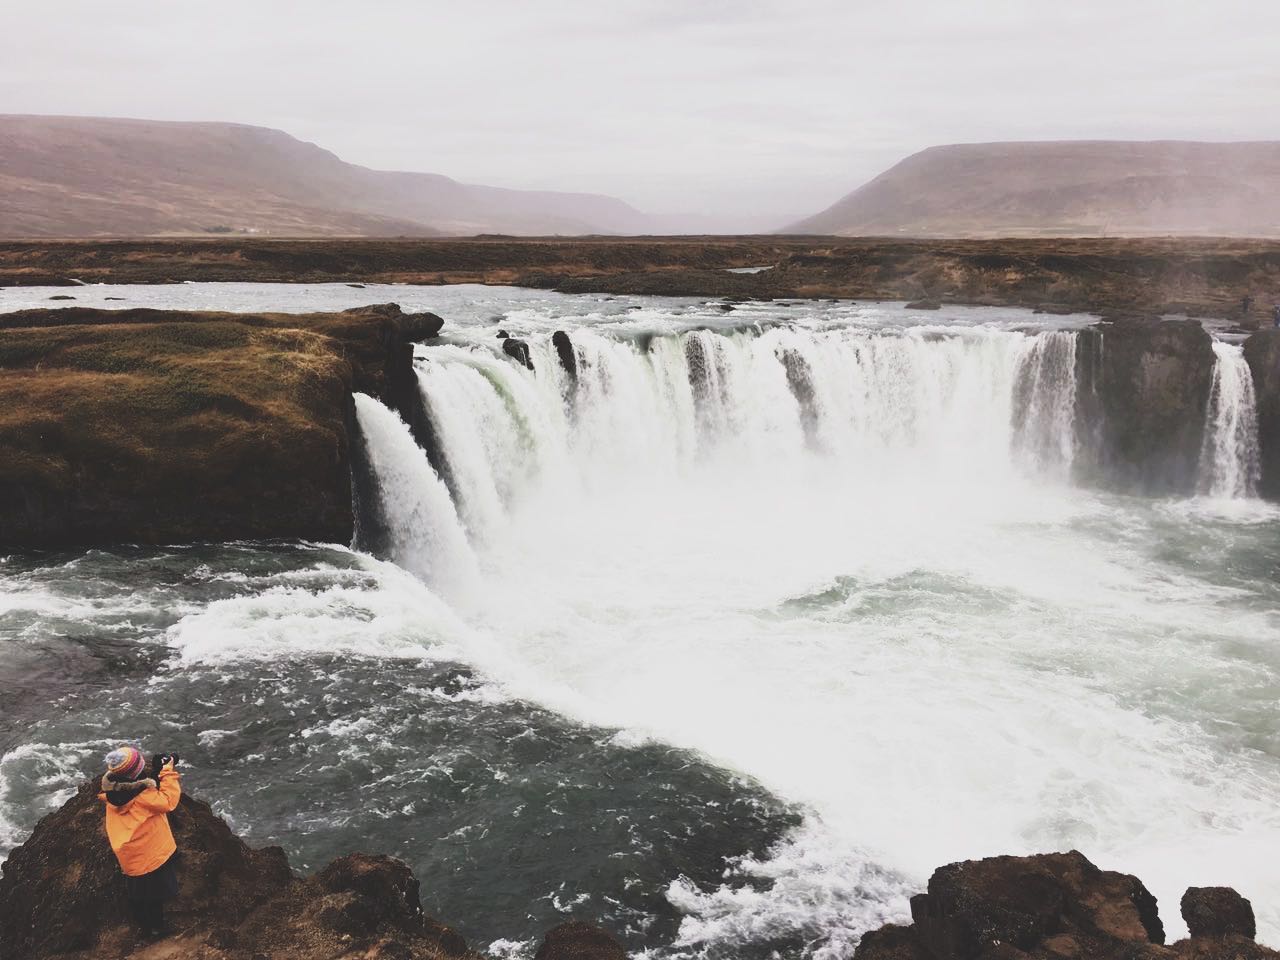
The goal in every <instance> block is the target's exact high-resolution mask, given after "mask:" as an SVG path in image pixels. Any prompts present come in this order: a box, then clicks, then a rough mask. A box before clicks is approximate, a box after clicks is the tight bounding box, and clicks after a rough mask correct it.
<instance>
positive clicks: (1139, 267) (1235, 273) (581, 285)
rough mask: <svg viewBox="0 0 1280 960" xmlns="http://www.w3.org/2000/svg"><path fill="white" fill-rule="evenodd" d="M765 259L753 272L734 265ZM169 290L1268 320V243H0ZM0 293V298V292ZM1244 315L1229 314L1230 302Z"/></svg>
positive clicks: (2, 252)
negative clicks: (680, 299)
mask: <svg viewBox="0 0 1280 960" xmlns="http://www.w3.org/2000/svg"><path fill="white" fill-rule="evenodd" d="M762 266H767V267H769V268H770V269H764V270H759V271H757V272H754V273H746V272H742V271H744V270H745V269H747V268H759V267H762ZM182 282H248V283H352V284H355V283H387V284H408V285H418V286H443V285H455V284H467V283H475V284H483V285H487V286H518V287H525V288H530V289H539V290H554V291H558V292H562V293H603V294H615V295H628V294H630V295H652V296H695V297H717V298H723V299H726V300H772V299H810V300H812V299H841V300H872V301H875V300H879V301H886V300H887V301H903V302H907V303H911V302H916V303H927V304H933V303H937V304H940V305H949V306H974V307H982V306H1008V307H1023V308H1027V309H1031V310H1038V311H1041V312H1044V313H1088V314H1094V315H1097V316H1099V317H1102V318H1103V319H1125V318H1131V317H1155V316H1186V317H1190V318H1197V319H1213V320H1225V321H1232V322H1234V323H1235V324H1237V325H1238V327H1239V329H1240V331H1241V332H1245V331H1251V330H1254V329H1258V328H1260V327H1263V326H1267V325H1269V321H1270V319H1271V317H1270V313H1269V311H1270V309H1271V304H1272V303H1273V302H1280V240H1265V239H1237V238H1200V237H1184V238H1178V237H1160V238H1079V237H1077V238H1008V239H948V240H941V239H902V238H877V237H853V238H848V237H799V236H783V235H776V236H775V235H761V236H738V237H717V236H707V237H605V236H592V237H576V238H565V237H519V238H518V237H507V236H478V237H466V238H452V239H412V238H405V239H371V238H350V239H284V238H279V239H277V238H271V239H266V238H261V237H253V238H227V237H195V238H150V239H76V240H38V239H37V240H11V241H0V291H2V290H3V289H4V288H5V287H26V286H50V287H53V286H58V287H75V286H78V285H81V284H86V285H91V284H163V283H182ZM0 295H2V294H0ZM1245 297H1251V298H1252V308H1251V310H1249V311H1248V312H1247V313H1246V312H1245V311H1244V309H1243V305H1244V298H1245Z"/></svg>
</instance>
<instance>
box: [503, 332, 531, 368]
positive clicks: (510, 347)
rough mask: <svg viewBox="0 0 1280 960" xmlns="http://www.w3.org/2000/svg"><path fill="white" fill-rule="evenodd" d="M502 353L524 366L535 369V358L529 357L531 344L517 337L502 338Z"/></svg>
mask: <svg viewBox="0 0 1280 960" xmlns="http://www.w3.org/2000/svg"><path fill="white" fill-rule="evenodd" d="M502 352H503V353H505V354H506V355H507V356H508V357H510V358H511V359H512V360H514V361H515V362H516V363H518V364H521V365H522V366H525V367H528V368H529V369H530V370H532V369H533V357H532V356H530V355H529V344H527V343H525V342H524V341H523V340H520V339H517V338H516V337H503V338H502Z"/></svg>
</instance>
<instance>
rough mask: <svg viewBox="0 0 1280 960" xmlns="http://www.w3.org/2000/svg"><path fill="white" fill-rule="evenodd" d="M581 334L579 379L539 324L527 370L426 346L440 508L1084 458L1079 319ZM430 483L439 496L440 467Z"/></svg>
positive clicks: (496, 510)
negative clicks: (727, 480) (1036, 330)
mask: <svg viewBox="0 0 1280 960" xmlns="http://www.w3.org/2000/svg"><path fill="white" fill-rule="evenodd" d="M571 339H572V350H573V356H574V359H575V361H576V371H575V375H574V376H573V377H572V378H571V377H570V376H569V375H568V374H566V373H565V371H564V369H563V367H562V365H561V361H560V357H559V355H558V354H557V352H556V348H555V346H554V345H553V344H552V342H551V338H550V337H549V336H545V335H544V336H530V337H529V338H528V344H529V347H530V351H531V357H532V360H533V367H534V369H533V370H529V369H527V368H525V367H524V366H523V365H521V364H516V363H512V362H511V361H510V360H509V359H508V358H506V357H504V356H502V355H501V354H500V353H499V352H498V351H497V349H496V348H495V347H494V346H493V344H492V343H490V342H486V341H481V340H477V341H475V342H471V343H465V342H455V343H450V344H439V345H431V346H423V347H419V349H418V355H417V359H416V369H417V376H418V383H419V387H420V389H421V391H422V395H423V399H424V402H425V407H426V410H427V412H428V416H429V417H430V419H431V423H432V427H433V428H434V430H435V431H436V433H437V435H438V436H439V438H440V444H441V448H442V452H443V455H444V457H445V458H446V460H447V469H448V471H449V474H450V476H451V478H452V479H453V480H454V487H455V490H456V493H457V496H458V502H457V505H456V514H455V513H454V512H453V510H454V507H453V506H452V505H449V507H448V508H447V510H446V512H445V516H446V520H445V521H443V522H444V525H445V526H446V527H448V528H449V529H450V530H453V529H454V528H455V526H456V524H457V523H458V522H461V524H462V525H463V527H465V530H466V532H467V534H468V536H469V538H470V541H471V542H472V543H473V544H476V545H477V546H479V545H483V544H484V543H486V542H488V541H490V540H492V539H493V538H494V537H495V536H497V535H498V533H499V532H500V531H501V530H502V529H503V527H504V525H505V523H506V520H507V518H508V515H509V513H510V511H511V510H512V509H514V508H516V507H517V506H518V505H519V504H520V503H521V502H522V501H524V500H525V499H526V498H528V497H529V496H531V495H532V494H533V493H535V492H536V491H538V490H546V489H548V488H550V487H554V488H556V489H557V490H559V491H561V492H562V493H568V494H570V495H575V496H576V495H589V494H590V492H591V491H592V490H593V489H599V488H600V487H601V486H608V487H610V488H616V487H617V485H619V484H625V483H660V482H664V481H666V480H670V479H678V478H679V477H680V476H682V475H687V474H689V473H690V472H691V471H702V470H718V469H719V470H724V471H725V472H726V474H725V475H726V476H733V477H736V478H741V477H744V476H745V477H749V478H755V479H757V480H758V482H760V484H761V489H762V493H764V492H770V493H774V494H783V495H785V494H786V491H788V490H792V489H794V490H796V491H799V490H800V489H802V488H798V487H797V488H792V487H790V486H789V484H790V482H791V480H792V479H794V477H796V476H797V475H798V474H797V471H803V470H821V471H825V472H834V475H835V476H837V477H839V476H847V477H849V478H850V480H851V481H855V480H857V479H858V478H863V479H865V478H867V477H871V476H876V477H883V476H885V475H892V474H894V473H895V472H896V473H899V474H901V475H903V476H919V475H921V474H927V475H934V474H936V475H939V476H947V477H954V478H956V479H957V480H961V479H965V478H967V479H969V480H971V481H975V482H990V481H991V480H999V479H1001V478H1014V477H1016V476H1018V475H1026V474H1032V475H1043V476H1048V477H1050V478H1053V479H1061V478H1063V477H1065V475H1066V473H1067V471H1069V469H1070V467H1071V463H1072V459H1073V457H1074V452H1075V447H1076V436H1075V420H1076V417H1075V340H1076V338H1075V335H1074V334H1072V333H1063V332H1047V333H1040V334H1026V333H1020V332H1010V331H1002V330H994V329H987V328H977V327H975V328H965V329H963V330H960V331H956V332H948V333H946V334H941V333H939V332H937V331H929V330H922V329H908V330H904V331H892V332H885V331H878V330H862V329H849V328H840V329H831V330H811V329H804V328H799V327H775V328H772V329H769V330H766V331H763V332H761V331H759V330H754V329H750V330H740V331H727V332H717V331H711V330H693V331H687V332H684V333H678V334H677V333H670V334H661V335H653V336H635V335H631V336H627V335H625V334H621V335H620V334H613V335H610V334H606V333H602V332H600V331H598V330H596V329H591V328H580V329H577V330H574V331H573V333H572V336H571ZM370 402H371V401H370ZM396 426H397V431H396V432H397V434H400V433H402V431H400V430H399V425H398V423H397V425H396ZM414 463H415V467H416V468H417V469H422V467H421V464H419V463H418V462H417V460H415V461H414ZM784 475H785V476H784ZM424 482H427V483H429V484H431V485H432V487H433V493H432V502H433V503H437V502H438V501H439V494H440V493H441V490H442V487H441V486H440V485H439V481H438V480H437V479H436V478H435V476H434V474H431V475H430V480H427V481H424ZM673 489H678V488H674V487H673ZM403 496H404V495H403V493H398V494H397V497H401V498H403ZM441 507H442V509H443V505H441ZM440 535H441V534H439V533H437V536H440Z"/></svg>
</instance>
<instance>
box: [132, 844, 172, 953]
mask: <svg viewBox="0 0 1280 960" xmlns="http://www.w3.org/2000/svg"><path fill="white" fill-rule="evenodd" d="M176 859H177V854H174V856H172V857H170V858H169V859H168V860H167V861H165V863H164V865H163V866H160V867H158V868H157V869H155V870H152V871H151V872H150V873H148V874H144V875H143V876H141V877H125V878H124V885H125V894H126V895H127V896H128V898H129V908H130V910H132V911H133V919H134V920H136V921H137V923H138V926H140V927H141V928H142V930H143V932H144V933H160V932H162V931H163V930H164V903H165V901H166V900H172V899H173V898H174V897H176V896H177V895H178V872H177V870H175V869H174V861H175V860H176Z"/></svg>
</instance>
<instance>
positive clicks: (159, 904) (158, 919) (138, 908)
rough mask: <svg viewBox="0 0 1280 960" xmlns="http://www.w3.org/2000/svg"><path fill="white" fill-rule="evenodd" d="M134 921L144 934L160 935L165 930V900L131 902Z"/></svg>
mask: <svg viewBox="0 0 1280 960" xmlns="http://www.w3.org/2000/svg"><path fill="white" fill-rule="evenodd" d="M129 906H130V908H131V909H132V910H133V919H134V921H135V922H136V923H137V924H138V926H140V927H141V928H142V932H143V933H160V932H161V931H162V930H164V901H163V900H130V901H129Z"/></svg>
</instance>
